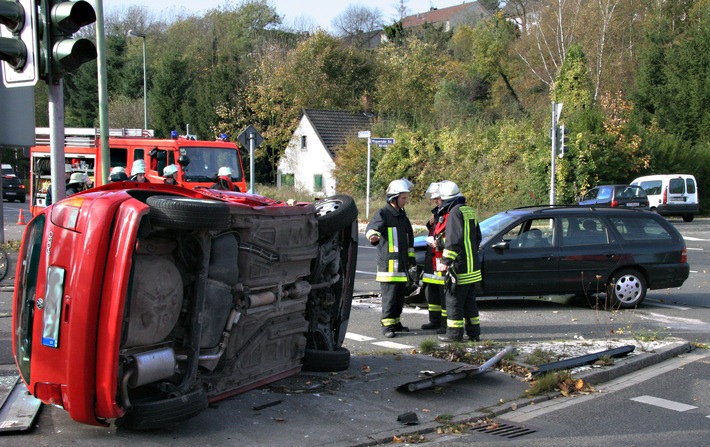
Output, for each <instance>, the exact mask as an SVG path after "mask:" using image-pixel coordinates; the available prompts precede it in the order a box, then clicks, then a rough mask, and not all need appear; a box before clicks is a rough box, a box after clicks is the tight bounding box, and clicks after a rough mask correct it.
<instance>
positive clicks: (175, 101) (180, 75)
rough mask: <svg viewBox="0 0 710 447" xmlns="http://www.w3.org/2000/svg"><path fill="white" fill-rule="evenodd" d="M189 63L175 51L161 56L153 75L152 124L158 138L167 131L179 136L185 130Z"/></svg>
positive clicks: (190, 100)
mask: <svg viewBox="0 0 710 447" xmlns="http://www.w3.org/2000/svg"><path fill="white" fill-rule="evenodd" d="M189 66H190V61H189V60H186V59H185V58H184V57H183V56H182V54H181V53H180V52H178V51H171V52H169V53H167V54H164V55H163V57H162V58H161V60H160V62H159V63H158V64H157V66H156V67H155V69H154V71H153V73H154V74H153V90H151V92H150V99H151V101H150V102H151V105H152V106H153V108H152V113H151V117H152V122H153V127H154V128H155V130H156V134H157V135H159V136H163V137H167V136H169V135H170V131H172V130H177V131H178V132H180V133H184V132H181V131H184V130H185V125H186V124H189V122H186V121H187V120H189V118H190V116H191V115H190V114H186V113H185V112H186V110H189V108H190V104H191V102H192V101H193V99H192V86H193V85H194V82H193V79H192V77H191V75H190V70H189Z"/></svg>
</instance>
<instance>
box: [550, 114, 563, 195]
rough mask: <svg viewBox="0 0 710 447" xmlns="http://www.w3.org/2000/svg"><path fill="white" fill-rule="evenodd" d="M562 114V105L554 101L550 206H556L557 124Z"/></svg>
mask: <svg viewBox="0 0 710 447" xmlns="http://www.w3.org/2000/svg"><path fill="white" fill-rule="evenodd" d="M561 113H562V103H561V102H560V103H556V102H554V101H552V129H551V134H552V156H551V161H550V205H554V204H555V170H556V169H557V168H556V167H555V159H556V158H557V122H558V121H559V119H560V114H561Z"/></svg>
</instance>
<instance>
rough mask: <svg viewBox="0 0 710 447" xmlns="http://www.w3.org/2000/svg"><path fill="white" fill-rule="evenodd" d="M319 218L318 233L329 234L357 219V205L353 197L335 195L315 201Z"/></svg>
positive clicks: (322, 235) (320, 234) (321, 234)
mask: <svg viewBox="0 0 710 447" xmlns="http://www.w3.org/2000/svg"><path fill="white" fill-rule="evenodd" d="M314 205H315V207H316V218H317V219H318V235H319V236H320V237H324V236H329V235H331V234H333V233H335V232H336V231H340V230H342V229H343V228H345V227H347V226H349V225H350V224H352V222H353V221H354V220H355V219H357V206H356V205H355V200H353V198H352V197H350V196H346V195H335V196H330V197H326V198H325V199H322V200H318V201H316V202H315V203H314Z"/></svg>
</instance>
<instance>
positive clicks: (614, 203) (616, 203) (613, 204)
mask: <svg viewBox="0 0 710 447" xmlns="http://www.w3.org/2000/svg"><path fill="white" fill-rule="evenodd" d="M610 206H619V201H618V200H616V199H614V200H612V201H611V205H610Z"/></svg>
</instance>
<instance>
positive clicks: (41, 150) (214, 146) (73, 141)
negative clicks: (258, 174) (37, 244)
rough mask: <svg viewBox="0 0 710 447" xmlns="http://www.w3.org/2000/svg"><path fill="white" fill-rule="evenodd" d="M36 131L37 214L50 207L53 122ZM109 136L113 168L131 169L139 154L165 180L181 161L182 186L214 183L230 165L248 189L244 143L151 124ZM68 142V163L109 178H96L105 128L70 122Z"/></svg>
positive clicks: (151, 174) (155, 179)
mask: <svg viewBox="0 0 710 447" xmlns="http://www.w3.org/2000/svg"><path fill="white" fill-rule="evenodd" d="M36 134H37V135H36V141H37V146H33V147H31V148H30V158H31V168H30V169H31V177H30V178H31V179H32V181H31V182H30V198H31V200H30V210H31V211H32V215H37V214H38V213H39V212H40V211H41V210H42V209H44V207H45V198H46V194H47V188H49V187H50V180H51V169H50V166H51V164H50V160H49V154H50V149H49V128H47V127H40V128H37V132H36ZM108 142H109V148H110V150H109V152H110V155H111V160H110V166H111V167H112V168H114V167H117V166H120V167H123V168H125V169H126V172H128V173H130V171H131V168H132V166H133V162H134V161H135V160H144V161H145V166H146V172H145V174H146V178H147V179H148V180H149V181H150V182H151V183H163V180H164V179H163V169H164V168H165V167H166V166H168V165H171V164H175V165H177V166H178V167H179V170H178V175H177V181H178V185H179V186H182V187H185V188H188V189H194V188H196V187H207V188H209V187H210V186H212V185H213V184H214V183H215V179H216V176H217V172H218V171H219V168H221V167H229V168H230V169H231V170H232V173H233V176H232V183H233V184H234V185H235V186H237V187H238V188H239V190H240V191H246V189H247V186H246V181H245V178H244V170H243V168H242V162H241V158H240V154H239V148H238V147H237V145H236V144H235V143H230V142H228V141H224V140H221V139H218V140H215V141H204V140H197V139H195V138H194V137H193V136H178V137H176V138H172V139H160V138H154V137H153V131H152V130H146V129H110V130H109V140H108ZM64 143H65V148H64V155H65V164H66V165H70V166H71V170H72V172H83V173H85V174H87V175H88V176H89V178H90V180H91V182H93V183H94V185H102V184H104V183H106V182H107V179H97V178H95V176H96V175H97V174H98V173H99V172H100V167H101V139H100V131H99V129H93V128H67V129H65V142H64Z"/></svg>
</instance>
